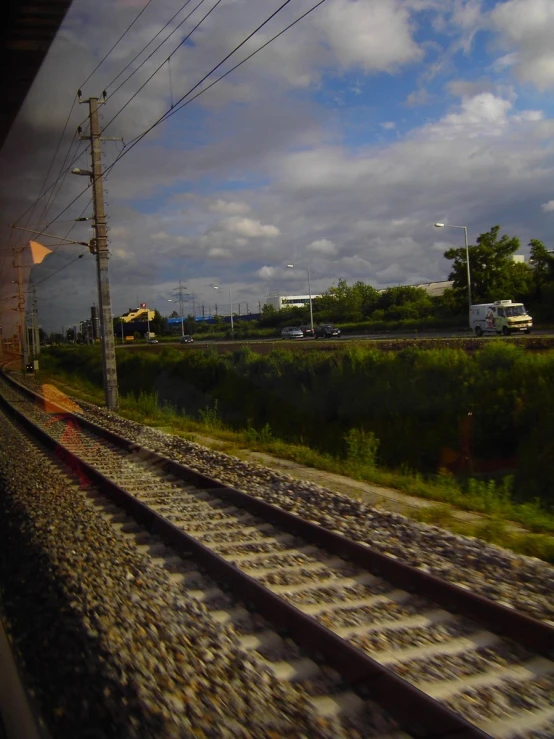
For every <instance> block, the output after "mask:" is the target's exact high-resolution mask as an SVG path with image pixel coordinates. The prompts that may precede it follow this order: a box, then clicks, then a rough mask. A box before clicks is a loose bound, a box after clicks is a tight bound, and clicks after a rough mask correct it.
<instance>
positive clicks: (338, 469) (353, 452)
mask: <svg viewBox="0 0 554 739" xmlns="http://www.w3.org/2000/svg"><path fill="white" fill-rule="evenodd" d="M41 380H42V381H43V382H51V383H52V384H56V385H57V386H59V387H61V389H63V390H64V391H65V392H67V393H68V394H70V395H72V396H73V397H74V398H77V399H82V400H88V401H89V402H93V403H97V404H99V405H102V404H103V401H104V396H103V392H102V391H101V390H100V389H99V388H97V387H96V386H93V385H91V384H90V383H85V382H81V381H79V380H76V378H75V377H68V376H62V375H60V374H56V375H55V376H49V377H46V376H45V373H41ZM120 414H121V415H122V416H124V417H126V418H129V419H130V420H133V421H136V422H138V423H142V424H145V425H149V426H153V427H156V428H162V429H163V430H164V431H167V432H169V433H173V434H175V435H178V436H180V437H181V438H185V439H188V440H190V441H196V438H197V436H198V437H200V438H199V439H198V441H199V442H200V443H202V444H205V445H206V444H208V445H209V446H210V447H211V448H212V449H216V450H217V451H222V452H225V453H228V454H235V455H236V456H241V453H240V450H241V448H242V449H244V448H247V449H251V450H254V451H260V452H265V453H267V454H270V455H273V456H276V457H281V458H283V459H288V460H291V461H293V462H296V463H298V464H301V465H304V466H307V467H313V468H315V469H319V470H323V471H326V472H332V473H336V474H340V475H345V476H348V477H351V478H354V479H358V480H363V481H365V482H368V483H372V484H374V485H378V486H382V487H389V488H393V489H396V490H399V491H401V492H404V493H406V494H408V495H414V496H416V497H419V498H424V499H427V500H432V501H436V503H437V505H435V506H431V507H428V508H425V509H423V510H420V511H418V512H417V513H414V514H410V515H411V517H412V518H416V519H417V520H419V521H425V522H427V523H431V524H433V525H438V526H441V527H442V528H447V529H449V530H451V531H453V532H455V533H459V534H464V535H466V536H475V537H477V538H480V539H484V540H486V541H489V542H491V543H494V544H498V545H499V546H503V547H507V548H510V549H512V550H514V551H516V552H519V553H521V554H526V555H529V556H535V557H539V558H541V559H545V560H546V561H549V562H554V538H553V537H552V534H554V515H553V514H552V513H550V512H548V511H546V510H545V509H544V508H543V507H542V506H541V505H540V502H539V501H538V500H535V501H531V502H526V503H517V502H515V501H514V500H513V499H512V495H511V478H509V477H507V478H505V479H504V480H503V481H501V482H500V483H495V482H494V481H482V480H477V479H470V480H468V481H466V482H465V483H464V482H460V481H459V480H457V479H456V478H454V477H453V476H452V475H451V474H449V473H446V472H443V473H441V474H438V475H435V476H432V477H424V476H423V475H421V474H418V473H414V472H411V471H409V470H400V471H399V470H389V469H384V468H381V467H379V466H377V465H376V464H375V457H376V453H377V449H378V440H377V439H376V438H375V437H373V436H371V435H364V434H363V433H352V432H350V434H349V436H348V438H347V440H346V441H347V448H348V450H349V454H348V457H347V458H346V459H340V458H337V457H333V456H331V455H329V454H324V453H322V452H318V451H316V450H314V449H311V448H309V447H307V446H304V445H302V444H291V443H288V442H285V441H282V440H281V439H278V438H275V437H274V436H273V433H272V430H271V428H270V426H269V424H266V426H265V427H264V428H262V429H260V430H255V429H252V428H248V429H245V430H244V431H233V430H231V429H229V428H227V427H225V426H224V424H223V423H222V421H221V419H220V417H219V412H218V406H217V403H215V404H214V405H213V406H211V407H206V408H205V409H204V410H203V411H201V412H200V419H199V420H197V419H192V418H189V417H187V416H186V415H183V414H180V413H178V412H177V411H176V410H175V408H173V407H172V406H170V405H164V406H162V407H160V406H159V403H158V397H157V395H156V394H155V393H150V394H148V393H141V394H140V395H139V396H138V397H135V396H132V395H131V396H123V397H122V398H121V399H120ZM205 436H208V437H210V439H212V441H207V440H206V438H204V437H205ZM453 508H458V509H462V510H466V511H472V512H475V513H479V514H482V515H483V516H484V517H485V518H484V519H483V521H481V522H479V523H468V522H465V521H460V520H459V519H458V518H456V517H455V516H454V515H453V513H452V511H453ZM514 524H519V525H520V526H522V527H524V528H525V529H528V531H526V532H519V531H514V530H513V529H514Z"/></svg>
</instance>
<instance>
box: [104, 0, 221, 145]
mask: <svg viewBox="0 0 554 739" xmlns="http://www.w3.org/2000/svg"><path fill="white" fill-rule="evenodd" d="M222 1H223V0H217V2H216V3H215V4H214V5H213V6H212V7H211V8H210V10H208V12H207V13H206V14H205V15H204V16H203V17H202V18H201V19H200V20H199V21H198V23H197V24H196V25H195V26H194V28H193V29H192V30H191V31H190V32H189V33H188V34H187V35H186V36H185V37H184V38H183V39H181V41H179V43H178V45H177V46H176V48H175V49H174V50H173V51H172V52H171V54H170V55H169V56H168V57H167V58H166V59H164V61H163V62H162V63H161V64H160V65H159V66H158V67H157V68H156V69H155V70H154V71H153V72H152V74H151V75H150V76H149V77H148V79H147V80H146V81H145V82H144V83H143V84H142V85H141V86H140V87H139V88H138V90H137V91H136V92H135V93H134V94H133V95H131V97H130V98H129V100H127V102H126V103H125V104H124V105H123V106H122V107H121V108H120V109H119V110H118V111H117V113H116V114H115V115H114V116H113V117H112V118H111V119H110V120H109V121H108V123H106V125H105V126H104V131H105V130H106V129H107V128H108V126H110V125H111V124H112V123H113V122H114V121H115V119H116V118H117V117H118V116H119V115H121V113H122V112H123V111H124V110H125V108H126V107H127V106H128V105H129V103H131V101H132V100H134V99H135V98H136V96H137V95H138V94H139V92H141V91H142V90H143V89H144V88H145V87H146V85H147V84H148V83H149V82H150V80H151V79H152V78H153V77H155V76H156V75H157V74H158V72H159V71H160V69H162V67H164V66H165V64H167V63H168V62H169V60H170V59H171V57H172V56H173V55H174V54H176V53H177V52H178V51H179V49H180V48H181V46H182V45H183V44H184V43H185V41H188V39H189V38H190V37H191V36H192V34H193V33H194V32H195V31H196V29H197V28H199V26H201V25H202V23H203V22H204V21H205V20H206V18H207V17H208V16H209V15H210V14H211V13H212V12H213V11H214V10H215V9H216V8H217V6H218V5H219V4H220V3H221V2H222ZM203 2H205V0H200V2H199V3H198V5H197V6H196V7H195V8H194V10H192V11H191V12H190V13H189V14H188V15H187V17H186V18H184V19H183V21H182V23H184V22H185V21H186V20H187V19H188V18H190V16H191V15H192V14H193V13H194V12H195V11H196V10H197V9H198V8H199V7H200V6H201V5H202V3H203ZM180 25H182V24H180ZM178 27H179V26H178ZM178 27H177V28H178ZM175 30H177V29H175ZM170 35H171V34H170ZM168 38H169V36H168ZM166 40H167V39H166ZM163 43H165V41H164V42H163ZM161 45H162V44H160V46H161ZM160 46H158V47H157V48H156V49H155V50H154V51H153V52H152V54H154V53H155V51H157V50H158V49H159V48H160ZM152 54H150V56H148V57H147V58H146V59H145V60H144V62H143V63H142V64H144V63H146V62H147V61H148V59H150V57H151V56H152ZM142 64H141V65H140V66H138V67H137V68H136V69H135V70H134V71H133V73H132V74H131V75H129V77H127V79H126V80H125V81H124V82H122V83H121V85H119V87H117V88H116V89H115V90H114V91H113V92H112V95H115V93H116V92H117V91H118V90H119V89H120V88H121V87H122V86H123V85H124V84H125V82H127V81H128V80H130V79H131V77H132V76H133V74H134V73H135V72H137V71H138V70H139V69H140V67H141V66H142Z"/></svg>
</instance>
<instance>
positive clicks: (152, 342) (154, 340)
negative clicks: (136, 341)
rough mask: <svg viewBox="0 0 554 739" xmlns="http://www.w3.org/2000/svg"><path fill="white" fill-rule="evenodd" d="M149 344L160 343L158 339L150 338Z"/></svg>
mask: <svg viewBox="0 0 554 739" xmlns="http://www.w3.org/2000/svg"><path fill="white" fill-rule="evenodd" d="M148 343H149V344H158V343H159V342H158V339H148Z"/></svg>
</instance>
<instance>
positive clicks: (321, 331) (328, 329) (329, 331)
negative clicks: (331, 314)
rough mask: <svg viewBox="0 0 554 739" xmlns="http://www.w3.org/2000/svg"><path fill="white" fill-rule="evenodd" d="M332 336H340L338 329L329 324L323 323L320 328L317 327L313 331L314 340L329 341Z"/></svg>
mask: <svg viewBox="0 0 554 739" xmlns="http://www.w3.org/2000/svg"><path fill="white" fill-rule="evenodd" d="M334 336H335V337H338V336H340V328H337V327H336V326H333V325H332V324H331V323H323V324H322V325H321V326H317V328H316V330H315V338H316V339H331V338H333V337H334Z"/></svg>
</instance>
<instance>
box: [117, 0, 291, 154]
mask: <svg viewBox="0 0 554 739" xmlns="http://www.w3.org/2000/svg"><path fill="white" fill-rule="evenodd" d="M290 2H291V0H285V2H284V3H283V4H282V5H280V6H279V7H278V8H277V10H275V11H274V12H273V13H272V14H271V15H270V16H269V17H268V18H266V19H265V21H264V22H263V23H261V24H260V25H259V26H258V27H257V28H255V29H254V30H253V31H252V32H251V33H250V34H248V36H247V37H246V38H245V39H244V40H243V41H241V42H240V44H238V45H237V46H235V48H234V49H233V50H232V51H230V52H229V53H228V54H227V55H226V56H225V57H224V58H223V59H222V60H221V61H220V62H219V63H218V64H216V66H215V67H213V68H212V69H211V70H210V71H209V72H208V73H207V74H205V75H204V77H202V79H201V80H200V81H199V82H197V83H196V84H195V85H194V86H193V87H191V89H190V90H189V91H188V92H187V93H185V94H184V95H183V96H182V97H181V98H180V99H179V100H178V101H177V102H176V103H175V105H176V106H178V105H179V104H180V103H182V101H183V100H184V99H185V98H187V97H188V96H189V95H190V94H191V92H194V90H196V88H197V87H199V86H200V85H201V84H202V83H203V82H204V81H205V80H206V79H208V77H210V75H212V74H213V73H214V72H215V71H216V69H218V68H219V67H221V65H222V64H224V63H225V62H226V61H227V59H229V57H231V56H232V55H233V54H234V53H235V52H237V51H238V50H239V49H240V48H241V47H242V46H244V44H245V43H247V41H249V40H250V39H251V38H252V36H254V35H255V34H256V33H258V31H259V30H260V29H262V28H263V27H264V26H265V25H267V24H268V23H269V21H270V20H272V19H273V18H274V17H275V16H276V15H277V14H278V13H280V12H281V10H283V8H284V7H285V6H286V5H288V4H289V3H290ZM172 110H173V111H175V106H174V107H173V109H171V108H170V110H168V111H166V112H165V113H164V114H163V115H162V116H160V118H158V120H157V121H155V122H154V123H153V124H152V125H151V126H150V127H149V128H147V129H146V131H143V132H142V133H141V134H139V135H138V136H136V137H135V138H134V139H133V140H132V141H131V143H130V145H129V146H127V147H126V148H125V149H124V150H123V151H122V152H121V154H119V156H118V157H117V158H116V159H115V161H114V162H113V163H112V164H111V165H110V167H109V169H111V168H112V167H114V166H115V165H116V164H117V162H118V161H119V160H120V159H122V158H123V157H124V156H125V154H127V153H128V152H129V151H130V150H131V149H132V148H133V147H134V146H136V145H137V144H138V142H139V141H141V140H142V139H143V138H144V137H145V136H146V135H147V134H149V133H150V131H152V130H153V129H154V128H156V126H158V125H159V124H160V123H162V122H163V121H164V120H165V119H166V117H168V116H169V114H170V113H171V112H172Z"/></svg>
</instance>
